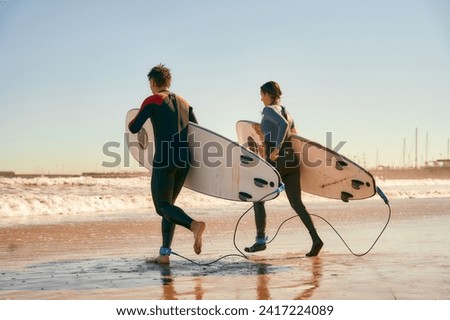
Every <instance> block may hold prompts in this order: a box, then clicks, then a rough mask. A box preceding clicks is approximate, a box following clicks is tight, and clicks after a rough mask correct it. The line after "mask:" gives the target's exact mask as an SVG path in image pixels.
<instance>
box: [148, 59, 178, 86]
mask: <svg viewBox="0 0 450 320" xmlns="http://www.w3.org/2000/svg"><path fill="white" fill-rule="evenodd" d="M147 77H148V80H149V81H150V80H151V79H153V81H155V84H156V86H158V87H170V83H171V82H172V75H171V74H170V69H169V68H167V67H166V66H165V65H163V64H161V63H160V64H158V65H157V66H156V67H153V68H152V70H150V72H149V73H148V75H147Z"/></svg>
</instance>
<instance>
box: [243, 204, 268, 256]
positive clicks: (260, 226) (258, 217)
mask: <svg viewBox="0 0 450 320" xmlns="http://www.w3.org/2000/svg"><path fill="white" fill-rule="evenodd" d="M253 209H254V211H255V225H256V241H255V243H254V244H253V245H252V246H251V247H245V248H244V250H245V251H247V252H257V251H263V250H265V249H266V241H267V238H266V209H265V207H264V202H255V204H254V205H253Z"/></svg>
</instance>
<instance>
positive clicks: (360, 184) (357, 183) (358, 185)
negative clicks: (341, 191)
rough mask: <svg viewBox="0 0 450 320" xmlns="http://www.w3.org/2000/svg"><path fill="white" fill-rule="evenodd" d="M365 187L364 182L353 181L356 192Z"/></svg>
mask: <svg viewBox="0 0 450 320" xmlns="http://www.w3.org/2000/svg"><path fill="white" fill-rule="evenodd" d="M363 185H364V182H362V181H361V180H356V179H354V180H352V188H353V189H355V190H359V189H360V187H361V186H363Z"/></svg>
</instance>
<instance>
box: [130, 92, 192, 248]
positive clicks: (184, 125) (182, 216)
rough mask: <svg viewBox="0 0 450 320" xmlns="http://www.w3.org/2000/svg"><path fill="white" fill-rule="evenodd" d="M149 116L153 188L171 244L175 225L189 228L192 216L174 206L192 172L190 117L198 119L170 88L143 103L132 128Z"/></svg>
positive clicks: (165, 242)
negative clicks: (189, 136) (150, 123)
mask: <svg viewBox="0 0 450 320" xmlns="http://www.w3.org/2000/svg"><path fill="white" fill-rule="evenodd" d="M148 118H150V120H151V122H152V126H153V133H154V137H155V155H154V158H153V169H152V180H151V191H152V198H153V203H154V205H155V209H156V212H157V213H158V214H159V215H160V216H161V217H163V219H162V223H161V229H162V236H163V243H162V247H164V248H170V246H171V244H172V239H173V235H174V231H175V226H176V225H177V224H178V225H182V226H183V227H185V228H188V229H189V228H190V226H191V223H192V221H193V219H192V218H191V217H189V216H188V215H187V214H186V213H185V212H184V211H183V210H182V209H181V208H179V207H177V206H175V205H174V204H175V200H176V199H177V197H178V194H179V193H180V191H181V189H182V187H183V184H184V181H185V179H186V176H187V174H188V172H189V160H190V153H189V148H188V139H187V136H188V134H187V132H188V125H189V121H192V122H194V123H197V119H196V118H195V115H194V112H193V110H192V107H191V106H190V105H189V103H188V102H187V101H186V100H185V99H184V98H182V97H180V96H177V95H175V94H174V93H171V92H169V91H168V90H164V91H161V92H160V93H157V94H154V95H152V96H150V97H148V98H147V99H145V100H144V102H143V103H142V106H141V109H140V110H139V113H138V114H137V115H136V117H135V118H134V119H133V120H132V121H131V122H130V124H129V129H130V131H131V132H132V133H137V132H139V130H140V129H141V128H142V126H143V125H144V123H145V121H146V120H147V119H148Z"/></svg>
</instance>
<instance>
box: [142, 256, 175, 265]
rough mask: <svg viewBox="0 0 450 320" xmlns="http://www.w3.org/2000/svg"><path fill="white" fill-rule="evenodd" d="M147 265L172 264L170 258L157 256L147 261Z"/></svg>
mask: <svg viewBox="0 0 450 320" xmlns="http://www.w3.org/2000/svg"><path fill="white" fill-rule="evenodd" d="M145 262H146V263H158V264H170V259H169V256H161V255H159V256H157V257H153V258H147V259H145Z"/></svg>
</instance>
